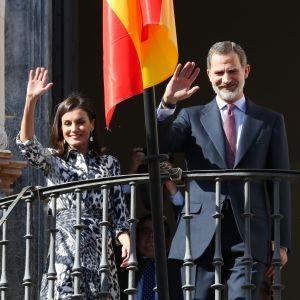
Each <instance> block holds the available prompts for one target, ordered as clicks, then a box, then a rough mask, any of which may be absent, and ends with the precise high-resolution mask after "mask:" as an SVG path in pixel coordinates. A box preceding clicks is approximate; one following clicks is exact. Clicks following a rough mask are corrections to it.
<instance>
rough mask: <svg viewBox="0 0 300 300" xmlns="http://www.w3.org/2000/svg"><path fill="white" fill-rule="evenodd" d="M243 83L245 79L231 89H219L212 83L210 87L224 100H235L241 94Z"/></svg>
mask: <svg viewBox="0 0 300 300" xmlns="http://www.w3.org/2000/svg"><path fill="white" fill-rule="evenodd" d="M244 85H245V80H243V82H240V83H238V84H237V85H236V86H235V87H234V89H233V90H228V89H225V88H222V89H219V87H217V86H216V85H214V84H212V88H213V90H214V91H215V93H216V94H217V95H218V96H219V97H220V98H221V99H222V100H224V101H228V102H231V101H234V100H237V96H239V95H240V94H241V92H242V91H243V88H244Z"/></svg>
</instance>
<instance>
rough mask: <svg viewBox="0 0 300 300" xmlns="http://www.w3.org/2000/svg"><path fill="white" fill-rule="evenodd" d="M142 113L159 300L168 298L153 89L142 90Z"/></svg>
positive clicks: (167, 299)
mask: <svg viewBox="0 0 300 300" xmlns="http://www.w3.org/2000/svg"><path fill="white" fill-rule="evenodd" d="M143 98H144V114H145V127H146V141H147V157H148V172H149V176H150V182H149V190H150V202H151V213H152V223H153V232H154V247H155V266H156V269H155V270H156V279H157V289H158V299H159V300H169V288H168V273H167V254H166V242H165V231H164V222H163V197H162V189H161V178H160V170H159V149H158V134H157V126H156V103H155V89H154V87H150V88H147V89H145V90H144V93H143Z"/></svg>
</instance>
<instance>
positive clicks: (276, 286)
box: [272, 180, 283, 300]
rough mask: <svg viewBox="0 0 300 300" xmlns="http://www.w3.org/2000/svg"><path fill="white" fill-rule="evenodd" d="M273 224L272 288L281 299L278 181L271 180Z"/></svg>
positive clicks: (276, 296)
mask: <svg viewBox="0 0 300 300" xmlns="http://www.w3.org/2000/svg"><path fill="white" fill-rule="evenodd" d="M273 201H274V203H273V210H274V211H273V215H272V219H273V224H274V253H273V257H272V265H273V267H274V272H275V276H274V283H273V285H272V288H273V290H274V298H275V300H280V299H281V291H282V289H283V285H282V284H281V273H280V267H281V256H280V220H281V219H282V215H281V214H280V202H279V181H278V180H274V182H273Z"/></svg>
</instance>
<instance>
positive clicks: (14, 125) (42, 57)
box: [0, 0, 52, 300]
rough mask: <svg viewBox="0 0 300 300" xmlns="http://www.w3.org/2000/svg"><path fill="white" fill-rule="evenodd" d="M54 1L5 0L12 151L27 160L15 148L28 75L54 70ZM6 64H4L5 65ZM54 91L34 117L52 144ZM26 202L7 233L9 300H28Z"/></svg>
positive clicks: (41, 245) (38, 258)
mask: <svg viewBox="0 0 300 300" xmlns="http://www.w3.org/2000/svg"><path fill="white" fill-rule="evenodd" d="M51 3H52V1H44V0H26V1H24V0H8V1H6V2H5V64H4V65H5V115H6V121H5V130H6V133H7V136H8V142H9V144H8V149H9V150H10V151H11V152H12V155H13V158H14V159H15V160H24V158H23V157H21V155H20V153H19V151H18V149H17V148H16V146H15V138H16V135H17V133H18V131H19V128H20V123H21V118H22V113H23V106H24V101H25V93H26V85H27V77H28V72H29V70H30V69H33V68H35V67H36V66H44V67H46V68H48V69H50V76H51V68H50V67H51V55H52V44H51V40H52V8H51ZM0 65H1V64H0ZM50 107H51V94H50V93H48V94H47V95H45V96H43V97H42V99H41V100H40V101H39V104H38V105H37V110H36V116H35V120H36V122H35V128H36V129H35V132H36V135H37V137H38V139H39V140H40V141H41V143H42V144H44V145H47V144H48V134H49V112H50V111H51V110H50V109H49V108H50ZM43 184H44V179H43V176H42V175H41V173H39V172H38V171H35V170H33V169H32V168H31V167H27V168H25V169H24V170H23V175H22V176H21V177H20V178H19V179H18V180H17V182H16V184H15V186H14V193H17V192H19V191H20V190H21V188H22V187H24V186H27V185H43ZM43 208H44V207H43V204H42V203H39V202H38V201H36V202H35V204H34V208H33V213H32V216H33V219H34V220H33V222H34V224H35V225H34V226H33V227H34V228H33V229H32V230H33V232H32V233H33V239H32V251H33V257H32V259H33V269H32V279H33V282H34V284H33V288H32V296H31V298H30V299H38V295H37V293H38V286H39V279H40V275H41V273H42V269H43V265H44V262H43V254H44V253H45V242H44V241H45V218H44V211H45V210H44V209H43ZM25 213H26V211H25V206H24V203H21V205H19V206H18V207H17V209H16V210H15V211H14V212H13V214H12V216H11V220H10V221H9V224H8V225H9V226H8V228H9V232H8V240H9V245H8V253H9V256H8V264H7V265H8V268H9V270H8V284H9V294H8V299H15V300H17V299H23V290H24V287H23V286H22V285H21V283H22V280H23V276H24V261H25V260H24V257H25V253H24V249H25V248H24V246H25V239H24V235H25V220H26V219H25V216H26V215H25Z"/></svg>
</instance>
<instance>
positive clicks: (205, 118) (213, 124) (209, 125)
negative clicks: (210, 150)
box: [200, 100, 227, 168]
mask: <svg viewBox="0 0 300 300" xmlns="http://www.w3.org/2000/svg"><path fill="white" fill-rule="evenodd" d="M202 113H203V115H202V116H201V119H200V121H201V123H202V125H203V127H204V129H205V131H206V132H207V134H208V136H209V138H210V139H211V140H212V142H213V144H214V146H215V148H216V150H217V152H218V153H219V155H220V158H221V164H222V165H220V167H221V168H227V164H226V150H225V144H224V130H223V126H222V119H221V114H220V111H219V107H218V105H217V102H216V101H215V100H213V101H211V102H210V103H208V104H207V105H206V106H205V107H204V109H203V111H202Z"/></svg>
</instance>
